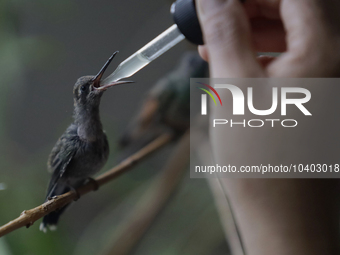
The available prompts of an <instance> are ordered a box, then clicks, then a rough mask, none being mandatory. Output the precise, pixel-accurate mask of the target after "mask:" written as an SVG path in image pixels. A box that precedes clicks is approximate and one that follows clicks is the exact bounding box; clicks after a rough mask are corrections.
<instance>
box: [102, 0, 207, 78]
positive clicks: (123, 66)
mask: <svg viewBox="0 0 340 255" xmlns="http://www.w3.org/2000/svg"><path fill="white" fill-rule="evenodd" d="M171 13H172V15H173V18H174V22H175V24H174V25H172V26H171V27H170V28H168V29H167V30H165V31H164V32H163V33H161V34H160V35H159V36H157V37H156V38H155V39H153V40H152V41H151V42H149V43H148V44H146V45H145V46H144V47H143V48H141V49H140V50H138V51H137V52H135V53H134V54H132V55H131V56H130V57H128V58H127V59H126V60H124V61H123V62H122V63H120V64H119V66H118V67H117V69H116V70H115V71H114V72H113V73H112V74H110V75H109V76H108V77H107V78H106V79H105V80H104V84H105V83H111V82H113V81H118V80H121V79H124V78H128V77H130V76H132V75H133V74H135V73H136V72H138V71H139V70H140V69H142V68H143V67H145V66H146V65H148V64H149V63H150V62H151V61H153V60H155V59H156V58H158V57H159V56H160V55H162V54H163V53H165V52H167V51H168V50H169V49H171V48H172V47H173V46H175V45H176V44H178V43H179V42H181V41H182V40H183V39H184V38H186V39H188V40H189V41H191V42H192V43H194V44H197V45H202V44H203V39H202V38H203V37H202V31H201V27H200V25H199V22H198V18H197V13H196V7H195V1H194V0H177V1H176V2H175V3H173V4H172V6H171Z"/></svg>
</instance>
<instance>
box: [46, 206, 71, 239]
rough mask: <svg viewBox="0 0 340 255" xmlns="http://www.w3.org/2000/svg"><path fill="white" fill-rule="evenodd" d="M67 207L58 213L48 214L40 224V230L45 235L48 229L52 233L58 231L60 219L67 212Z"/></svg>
mask: <svg viewBox="0 0 340 255" xmlns="http://www.w3.org/2000/svg"><path fill="white" fill-rule="evenodd" d="M66 207H67V205H66V206H64V207H63V208H61V209H59V210H57V211H54V212H51V213H49V214H47V215H46V216H45V217H44V218H43V220H42V222H41V223H40V227H39V229H40V230H41V231H43V232H44V233H46V232H47V227H48V229H49V230H51V231H54V230H56V229H57V223H58V220H59V217H60V215H61V214H62V213H63V212H64V211H65V209H66Z"/></svg>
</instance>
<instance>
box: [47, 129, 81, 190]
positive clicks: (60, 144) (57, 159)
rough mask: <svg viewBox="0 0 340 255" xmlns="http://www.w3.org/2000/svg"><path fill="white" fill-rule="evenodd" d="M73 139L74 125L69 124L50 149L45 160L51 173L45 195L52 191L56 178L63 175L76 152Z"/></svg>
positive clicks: (75, 138) (74, 135) (75, 134)
mask: <svg viewBox="0 0 340 255" xmlns="http://www.w3.org/2000/svg"><path fill="white" fill-rule="evenodd" d="M75 140H78V135H77V132H76V127H75V126H74V125H71V126H70V127H69V128H68V129H67V130H66V131H65V133H64V134H63V135H62V136H61V137H60V138H59V140H58V141H57V143H56V145H55V146H54V147H53V149H52V152H51V154H50V156H49V159H48V162H47V167H48V170H49V172H52V173H53V174H52V178H51V180H50V183H49V187H48V192H47V194H48V195H47V197H48V196H49V194H51V193H53V190H54V189H55V187H56V184H57V183H58V180H59V179H60V178H61V177H62V176H63V174H64V172H65V171H66V169H67V166H68V165H69V163H70V162H71V160H72V159H73V157H74V155H75V153H76V149H75V148H76V146H75V145H74V143H73V142H74V141H75Z"/></svg>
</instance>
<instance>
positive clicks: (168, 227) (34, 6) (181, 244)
mask: <svg viewBox="0 0 340 255" xmlns="http://www.w3.org/2000/svg"><path fill="white" fill-rule="evenodd" d="M170 4H171V2H170V1H156V0H143V1H138V0H125V1H89V0H84V1H80V0H59V1H43V0H33V1H24V0H1V1H0V78H1V81H0V89H1V93H0V139H1V143H0V202H1V210H0V225H3V224H5V223H7V222H8V221H10V220H12V219H13V218H15V217H17V216H18V215H19V214H20V213H21V212H22V211H23V210H24V209H30V208H33V207H35V206H37V205H39V204H41V203H42V202H43V200H44V196H45V191H46V187H47V182H48V180H49V174H48V173H47V170H46V161H47V157H48V154H49V153H50V151H51V148H52V147H53V145H54V143H55V142H56V140H57V139H58V137H59V136H60V135H61V134H62V132H63V131H64V129H65V128H66V127H67V125H68V124H69V123H70V122H71V121H72V118H71V117H72V110H73V99H72V88H73V84H74V82H75V81H76V79H77V78H78V77H80V76H83V75H89V74H92V75H93V74H96V73H97V72H98V70H99V69H100V67H101V66H102V65H103V63H104V62H105V61H106V60H107V58H108V57H109V56H110V55H111V54H112V52H114V51H116V50H119V51H120V54H119V55H118V56H117V57H116V59H115V60H114V61H113V63H112V66H111V67H110V70H109V71H108V72H112V71H113V70H114V68H115V66H116V65H118V64H119V63H120V62H121V61H122V60H124V59H125V58H127V57H128V56H129V55H131V54H132V53H133V52H135V51H136V50H138V49H139V48H140V47H141V46H143V45H144V44H145V43H147V42H148V41H149V40H151V39H153V38H154V37H155V36H157V35H158V34H159V33H160V32H162V31H163V30H165V29H166V28H167V27H169V26H170V25H171V24H172V19H171V16H170V14H169V9H170ZM188 49H194V48H193V47H192V46H191V45H189V44H188V43H181V45H178V46H176V47H175V48H174V49H172V50H171V53H166V54H165V55H164V56H162V57H160V58H159V59H158V60H157V61H155V62H156V63H151V64H150V65H149V66H147V67H146V68H145V69H143V70H142V71H141V72H139V73H138V74H136V75H135V76H134V77H133V80H134V81H136V83H135V84H132V85H128V86H120V87H117V88H114V89H111V90H110V91H108V92H107V93H106V94H105V95H104V97H103V99H102V104H101V117H102V122H103V125H104V128H105V130H106V132H107V135H108V137H109V142H110V148H111V152H110V159H109V162H108V163H107V164H106V166H105V168H104V169H103V171H105V170H107V169H109V168H111V167H112V166H114V164H115V163H116V161H117V160H116V158H117V155H118V154H119V152H118V150H117V146H116V144H117V140H118V138H119V135H120V134H121V133H122V132H123V130H124V129H125V127H126V126H127V124H128V122H129V119H130V118H131V117H132V116H133V115H134V113H135V112H136V110H137V109H138V107H139V106H140V105H141V102H142V100H143V95H145V94H146V92H147V91H148V89H149V88H150V87H151V86H152V85H153V84H154V83H155V82H156V81H157V80H158V79H159V78H160V77H162V76H163V75H165V74H166V73H167V72H168V71H169V70H171V69H172V68H173V67H174V66H175V65H176V64H177V61H178V60H179V59H180V56H181V54H182V53H183V52H184V51H186V50H188ZM171 147H172V146H168V147H167V148H165V149H163V150H162V151H161V152H158V153H157V154H155V155H153V156H152V158H150V159H148V160H147V161H145V162H143V163H142V164H140V165H138V166H137V167H135V168H134V169H133V170H132V171H130V172H128V173H127V174H124V175H123V176H122V177H120V178H118V179H117V180H115V181H113V182H111V183H110V184H108V185H106V186H104V187H103V188H101V189H100V190H99V191H98V192H95V193H91V194H89V195H87V196H86V197H84V198H81V199H80V200H79V201H77V202H76V203H74V205H73V206H71V208H70V209H69V210H68V211H67V212H66V213H65V214H64V215H63V217H62V218H61V221H60V224H59V227H58V230H57V231H56V232H48V233H47V234H44V233H42V232H40V231H39V230H38V226H39V224H40V221H38V222H36V223H35V224H34V225H33V226H32V227H30V228H29V229H19V230H17V231H15V232H13V233H10V234H8V235H7V236H5V237H3V238H1V239H0V254H1V255H16V254H18V255H19V254H20V255H22V254H24V255H40V254H41V255H45V254H51V255H54V254H56V255H57V254H75V255H78V254H79V255H80V254H82V255H86V254H101V252H102V251H103V250H104V249H105V247H107V246H108V245H109V244H110V243H111V242H112V240H113V239H114V238H115V233H116V230H117V229H116V228H117V226H118V224H119V223H121V222H122V221H124V219H125V218H126V217H125V216H126V214H127V213H128V212H130V211H131V210H132V209H133V207H134V205H135V203H136V202H137V201H138V200H139V198H140V197H141V195H142V194H143V191H144V190H146V188H147V187H148V185H149V183H150V182H151V181H152V178H153V177H154V176H156V174H157V173H158V171H159V170H160V169H161V167H162V165H163V164H164V161H165V160H166V159H167V157H168V155H169V152H170V151H171ZM220 225H221V224H220V221H219V219H218V215H217V212H216V209H215V207H214V202H213V198H212V195H211V192H210V190H209V188H208V186H207V183H206V181H205V180H201V179H190V178H189V170H188V171H186V174H185V177H184V179H183V180H182V182H181V184H180V186H179V188H178V190H177V191H176V193H175V195H174V196H173V197H172V198H171V200H170V201H169V203H168V205H167V206H166V208H165V209H164V210H163V211H162V212H161V214H160V215H159V217H157V219H156V221H155V223H154V224H153V225H152V226H151V228H150V229H149V231H148V232H147V234H146V235H145V236H144V237H143V239H142V240H141V242H140V243H139V244H138V246H137V247H135V249H134V252H133V254H166V255H168V254H195V255H197V254H227V253H228V247H227V244H226V241H225V238H224V234H223V231H222V228H221V226H220Z"/></svg>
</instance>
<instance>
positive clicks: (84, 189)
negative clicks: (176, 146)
mask: <svg viewBox="0 0 340 255" xmlns="http://www.w3.org/2000/svg"><path fill="white" fill-rule="evenodd" d="M171 139H172V136H171V135H169V134H164V135H161V136H160V137H158V138H156V139H155V140H154V141H152V142H151V143H149V144H148V145H146V146H145V147H144V148H142V149H141V150H139V151H138V152H136V153H135V154H133V155H132V156H130V157H128V158H127V159H126V160H124V161H123V162H121V163H120V164H118V165H117V166H116V167H114V168H112V169H111V170H109V171H107V172H105V173H104V174H102V175H100V176H98V177H97V178H96V179H95V180H96V182H97V184H98V186H99V187H100V186H102V185H104V184H106V183H108V182H109V181H111V180H113V179H115V178H117V177H118V176H119V175H121V174H122V173H124V172H126V171H127V170H129V169H130V168H131V167H132V166H133V165H135V164H136V163H137V162H138V161H140V160H141V159H143V158H145V157H146V156H148V155H150V154H151V153H152V152H155V151H156V150H157V149H159V148H161V147H162V146H164V145H165V144H167V143H169V142H170V141H171ZM96 188H97V185H95V184H94V183H92V182H89V183H87V184H85V185H83V186H81V187H79V188H78V189H77V190H76V191H70V192H67V193H65V194H63V195H60V196H57V197H54V198H52V199H51V200H49V201H47V202H45V203H43V204H42V205H39V206H38V207H35V208H33V209H30V210H25V211H23V212H22V213H21V214H20V216H19V217H18V218H16V219H14V220H12V221H10V222H8V223H7V224H5V225H3V226H1V227H0V237H2V236H4V235H6V234H8V233H10V232H12V231H14V230H16V229H18V228H21V227H24V226H26V227H29V226H31V225H33V223H34V222H35V221H37V220H38V219H40V218H42V217H44V216H45V215H47V214H49V213H50V212H53V211H55V210H57V209H59V208H62V207H63V206H65V205H67V204H69V203H70V202H72V201H74V200H75V199H76V198H77V197H78V195H77V193H78V194H79V195H80V196H82V195H84V194H86V193H89V192H90V191H93V190H96Z"/></svg>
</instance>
